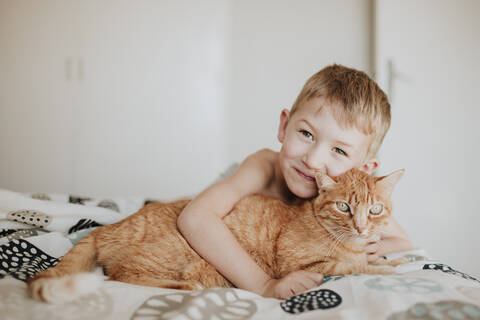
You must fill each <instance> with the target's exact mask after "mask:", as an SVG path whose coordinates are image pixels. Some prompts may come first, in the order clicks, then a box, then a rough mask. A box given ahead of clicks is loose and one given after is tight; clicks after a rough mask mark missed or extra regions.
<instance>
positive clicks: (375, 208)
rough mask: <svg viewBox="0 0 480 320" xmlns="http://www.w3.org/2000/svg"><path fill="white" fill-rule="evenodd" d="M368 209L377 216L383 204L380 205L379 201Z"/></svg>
mask: <svg viewBox="0 0 480 320" xmlns="http://www.w3.org/2000/svg"><path fill="white" fill-rule="evenodd" d="M369 211H370V214H373V215H374V216H378V215H379V214H380V213H382V211H383V205H381V204H380V203H377V204H374V205H373V206H372V207H371V208H370V210H369Z"/></svg>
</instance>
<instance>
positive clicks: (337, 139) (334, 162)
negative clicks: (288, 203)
mask: <svg viewBox="0 0 480 320" xmlns="http://www.w3.org/2000/svg"><path fill="white" fill-rule="evenodd" d="M299 107H300V108H299V109H297V110H296V111H295V112H294V114H293V115H292V116H291V117H290V115H289V111H288V110H286V109H285V110H283V111H282V114H281V117H280V126H279V130H278V140H279V141H280V142H281V143H282V148H281V150H280V154H279V161H280V169H281V171H282V174H283V177H284V178H285V182H286V183H287V186H288V188H289V189H290V191H291V192H292V193H293V194H295V195H296V196H298V197H301V198H310V197H313V196H315V195H317V193H318V190H317V185H316V183H315V172H317V171H321V172H324V173H327V174H328V175H329V176H338V175H340V174H342V173H344V172H346V171H348V170H350V169H352V168H354V167H355V168H359V169H362V170H364V171H366V172H367V173H372V172H373V171H374V170H375V169H376V167H377V166H378V162H377V160H375V159H371V160H369V161H367V162H365V163H364V162H363V160H364V158H365V155H366V153H367V150H368V147H369V144H370V142H371V137H370V136H367V135H365V134H363V133H362V132H360V131H358V130H357V129H356V128H355V127H353V126H352V127H350V128H342V127H341V126H340V125H339V124H338V123H337V121H336V120H335V118H334V117H333V115H332V114H331V108H335V106H331V105H329V104H326V102H325V99H323V98H313V99H310V100H308V101H306V102H305V103H303V104H302V105H301V106H299Z"/></svg>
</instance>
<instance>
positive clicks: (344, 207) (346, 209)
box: [335, 201, 350, 212]
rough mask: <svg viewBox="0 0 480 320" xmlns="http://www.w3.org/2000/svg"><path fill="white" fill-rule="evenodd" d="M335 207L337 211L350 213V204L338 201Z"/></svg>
mask: <svg viewBox="0 0 480 320" xmlns="http://www.w3.org/2000/svg"><path fill="white" fill-rule="evenodd" d="M335 205H336V206H337V209H338V210H340V211H342V212H350V207H349V206H348V204H347V203H346V202H343V201H337V202H336V203H335Z"/></svg>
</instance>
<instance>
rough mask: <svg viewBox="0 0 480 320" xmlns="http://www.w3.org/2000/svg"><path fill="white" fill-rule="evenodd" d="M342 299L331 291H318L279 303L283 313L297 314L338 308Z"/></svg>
mask: <svg viewBox="0 0 480 320" xmlns="http://www.w3.org/2000/svg"><path fill="white" fill-rule="evenodd" d="M341 303H342V297H341V296H340V295H339V294H338V293H336V292H335V291H333V290H330V289H320V290H315V291H310V292H305V293H302V294H299V295H296V296H293V297H291V298H289V299H287V300H285V301H284V302H282V303H280V307H282V309H283V311H285V312H288V313H293V314H298V313H302V312H306V311H313V310H319V309H330V308H335V307H337V306H339V305H340V304H341Z"/></svg>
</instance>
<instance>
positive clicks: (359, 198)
mask: <svg viewBox="0 0 480 320" xmlns="http://www.w3.org/2000/svg"><path fill="white" fill-rule="evenodd" d="M403 172H404V170H403V169H402V170H397V171H395V172H393V173H391V174H389V175H387V176H384V177H378V178H377V177H373V176H370V175H368V174H366V173H364V172H362V171H360V170H358V169H351V170H349V171H347V172H345V173H344V174H342V175H340V176H338V177H335V178H334V179H332V178H330V177H329V176H327V175H325V174H319V175H317V177H316V180H317V184H318V190H319V195H318V197H317V198H316V199H315V200H314V209H315V215H316V217H317V219H321V224H322V225H323V226H325V227H327V228H328V230H329V231H330V232H333V233H334V234H336V235H338V236H339V237H342V238H351V237H358V236H361V237H370V236H372V235H373V234H375V233H378V232H380V230H379V227H381V226H383V225H385V224H386V223H387V218H388V217H389V216H390V215H391V211H392V202H391V200H390V195H391V193H392V190H393V188H394V186H395V184H396V183H397V182H398V180H399V179H400V178H401V176H402V175H403Z"/></svg>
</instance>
